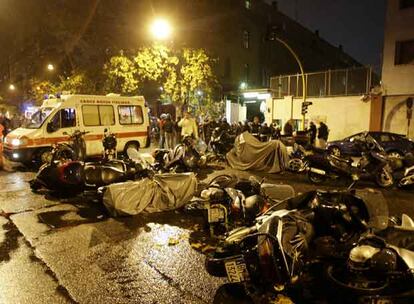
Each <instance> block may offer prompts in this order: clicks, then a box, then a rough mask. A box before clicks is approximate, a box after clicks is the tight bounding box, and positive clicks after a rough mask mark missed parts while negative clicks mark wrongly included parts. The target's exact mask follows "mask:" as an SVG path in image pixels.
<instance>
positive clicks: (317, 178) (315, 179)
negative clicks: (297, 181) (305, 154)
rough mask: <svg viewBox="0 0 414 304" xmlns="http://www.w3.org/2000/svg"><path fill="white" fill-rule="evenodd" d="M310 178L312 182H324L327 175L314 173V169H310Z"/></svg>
mask: <svg viewBox="0 0 414 304" xmlns="http://www.w3.org/2000/svg"><path fill="white" fill-rule="evenodd" d="M308 179H309V180H310V181H311V183H314V184H322V183H323V182H325V180H326V177H325V176H322V175H320V174H317V173H314V172H312V171H309V172H308Z"/></svg>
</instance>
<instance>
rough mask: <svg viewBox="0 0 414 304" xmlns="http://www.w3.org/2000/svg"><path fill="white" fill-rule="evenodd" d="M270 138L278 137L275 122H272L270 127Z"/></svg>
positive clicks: (278, 129)
mask: <svg viewBox="0 0 414 304" xmlns="http://www.w3.org/2000/svg"><path fill="white" fill-rule="evenodd" d="M270 131H271V134H272V139H280V133H281V132H280V127H279V125H277V124H276V123H273V124H272V125H271V127H270Z"/></svg>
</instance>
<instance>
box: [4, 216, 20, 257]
mask: <svg viewBox="0 0 414 304" xmlns="http://www.w3.org/2000/svg"><path fill="white" fill-rule="evenodd" d="M2 229H4V230H5V231H6V233H5V234H4V239H3V241H2V242H1V243H0V263H1V262H4V261H9V260H10V254H11V253H12V252H13V251H15V250H16V249H18V248H19V238H21V237H22V234H21V233H20V231H19V230H18V229H17V227H16V225H14V223H13V222H12V221H10V220H8V222H7V223H5V224H3V225H2Z"/></svg>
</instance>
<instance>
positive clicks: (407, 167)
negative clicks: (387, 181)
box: [390, 153, 414, 188]
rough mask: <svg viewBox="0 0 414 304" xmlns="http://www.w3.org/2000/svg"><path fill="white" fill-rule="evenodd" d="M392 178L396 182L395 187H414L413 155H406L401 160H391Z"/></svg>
mask: <svg viewBox="0 0 414 304" xmlns="http://www.w3.org/2000/svg"><path fill="white" fill-rule="evenodd" d="M390 161H391V167H392V169H393V177H394V179H395V180H396V181H397V187H399V188H408V187H410V186H413V185H414V155H413V154H412V153H408V154H406V155H405V156H404V157H402V158H391V160H390Z"/></svg>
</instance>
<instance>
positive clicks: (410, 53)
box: [394, 40, 414, 65]
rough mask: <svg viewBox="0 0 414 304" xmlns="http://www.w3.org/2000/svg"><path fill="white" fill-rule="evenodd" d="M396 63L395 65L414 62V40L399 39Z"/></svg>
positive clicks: (396, 47)
mask: <svg viewBox="0 0 414 304" xmlns="http://www.w3.org/2000/svg"><path fill="white" fill-rule="evenodd" d="M394 63H395V65H399V64H414V40H406V41H397V43H396V45H395V60H394Z"/></svg>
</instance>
